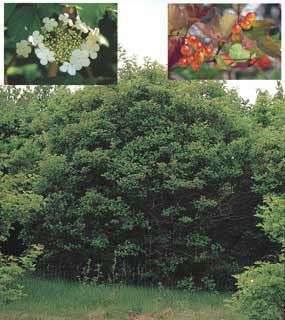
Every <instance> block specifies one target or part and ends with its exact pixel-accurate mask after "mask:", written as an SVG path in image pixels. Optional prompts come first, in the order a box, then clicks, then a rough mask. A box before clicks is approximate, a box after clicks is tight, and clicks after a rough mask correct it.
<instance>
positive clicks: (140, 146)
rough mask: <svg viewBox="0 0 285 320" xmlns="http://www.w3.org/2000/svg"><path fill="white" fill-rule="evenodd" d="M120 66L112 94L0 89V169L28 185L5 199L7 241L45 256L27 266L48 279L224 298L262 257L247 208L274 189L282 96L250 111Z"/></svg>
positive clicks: (278, 185) (206, 88) (207, 86)
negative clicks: (186, 284)
mask: <svg viewBox="0 0 285 320" xmlns="http://www.w3.org/2000/svg"><path fill="white" fill-rule="evenodd" d="M123 61H124V63H125V64H124V67H123V68H122V69H121V70H120V82H119V84H118V85H117V86H115V87H112V86H108V87H96V88H94V87H92V88H91V87H85V88H83V89H80V90H77V91H75V92H72V93H71V92H70V91H69V90H68V88H65V87H52V88H47V87H36V88H35V89H34V90H33V91H31V90H26V91H25V90H24V91H23V92H21V91H19V89H16V88H7V89H4V88H3V89H2V91H1V90H0V99H1V109H0V130H1V137H3V138H2V140H1V143H0V152H1V153H0V155H1V154H2V156H1V158H0V166H1V170H2V171H3V172H5V174H4V177H7V178H5V179H12V180H13V179H16V178H15V177H17V179H20V178H19V177H22V178H21V179H26V178H27V177H28V178H29V179H28V180H29V183H28V182H27V183H20V182H17V185H18V184H20V185H21V186H22V190H21V192H17V194H16V195H14V194H13V191H12V190H11V192H10V193H11V194H12V196H13V198H14V199H15V197H16V198H17V199H19V201H20V200H21V201H20V202H19V206H18V207H17V212H18V213H19V215H17V216H15V218H16V221H17V222H18V223H20V225H21V228H22V229H21V238H22V239H23V241H24V242H25V244H33V243H42V244H43V245H44V246H45V250H44V254H43V257H42V258H41V259H40V262H39V269H41V270H43V271H45V272H49V273H51V274H54V275H63V276H66V277H70V278H78V277H79V278H80V277H82V276H85V275H86V274H87V278H88V279H93V278H94V277H97V274H98V273H97V270H98V266H100V280H99V281H104V280H105V281H109V280H110V281H113V282H114V281H125V282H128V283H141V284H149V283H152V284H155V283H159V282H161V283H162V284H163V285H173V286H174V285H176V284H177V282H178V281H182V280H183V279H185V278H187V277H189V275H191V276H192V277H193V281H194V283H195V284H196V286H197V287H203V288H207V289H208V290H209V289H213V290H214V283H215V284H216V287H217V288H229V287H231V285H233V281H232V278H231V274H233V273H238V272H240V271H241V270H242V267H243V266H244V265H248V264H251V263H253V262H254V261H256V260H258V259H259V260H260V259H261V258H262V256H264V255H269V254H272V252H274V249H275V248H272V245H271V243H270V242H269V240H268V239H267V238H266V237H265V236H264V234H263V232H262V230H259V229H258V228H256V224H257V222H258V221H257V217H255V213H256V212H255V210H256V207H257V206H258V205H260V204H261V200H262V198H263V196H265V195H266V194H269V193H275V194H279V193H281V191H282V188H283V186H282V174H283V173H282V172H283V171H282V163H283V162H282V161H283V157H282V148H283V147H282V141H280V132H281V131H282V123H281V121H279V120H278V119H280V117H282V115H283V114H284V100H282V99H283V98H282V97H279V98H275V99H270V97H268V99H267V98H266V99H265V98H264V101H263V100H262V99H261V98H260V97H259V99H258V101H257V103H256V105H255V106H253V107H252V108H250V106H249V105H248V104H247V103H246V102H245V101H244V100H242V99H241V98H240V97H239V96H238V95H237V93H236V92H235V91H234V90H227V89H226V88H225V86H224V84H223V83H217V82H211V81H206V82H203V83H202V82H190V83H188V82H181V81H168V80H167V79H166V77H165V70H164V69H163V67H161V66H160V65H158V64H155V63H151V62H150V61H146V63H145V65H144V66H138V65H137V64H136V62H135V61H134V60H128V59H127V58H126V57H125V56H124V55H123ZM15 97H17V98H15ZM268 101H270V108H269V109H270V112H269V111H268V112H267V111H266V110H267V109H266V108H265V105H266V104H267V102H268ZM263 110H265V112H263ZM267 137H270V139H265V138H267ZM5 188H6V187H5ZM16 190H17V189H16ZM26 196H27V199H26ZM9 197H11V195H10V196H9ZM28 199H29V201H28ZM31 199H32V200H33V201H31ZM8 200H9V199H8ZM8 200H7V203H8V204H9V203H10V202H9V201H8ZM24 200H25V201H24ZM9 208H10V207H9V206H8V205H7V210H6V212H12V209H11V210H10V209H9ZM11 208H14V207H12V205H11ZM8 209H9V210H10V211H9V210H8ZM7 216H8V215H7ZM13 221H15V220H14V219H12V220H10V221H9V222H8V223H5V224H6V225H7V227H5V232H6V233H5V238H7V236H8V231H9V230H10V232H13V230H12V227H13V226H12V225H11V223H12V222H13ZM11 226H12V227H11ZM3 234H4V233H3Z"/></svg>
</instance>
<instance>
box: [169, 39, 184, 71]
mask: <svg viewBox="0 0 285 320" xmlns="http://www.w3.org/2000/svg"><path fill="white" fill-rule="evenodd" d="M183 43H184V41H183V37H179V36H169V37H168V69H169V70H170V69H171V68H172V66H173V65H174V64H175V63H176V62H177V61H178V60H179V59H180V58H181V56H182V55H181V53H180V47H181V45H183Z"/></svg>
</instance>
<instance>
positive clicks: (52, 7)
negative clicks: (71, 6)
mask: <svg viewBox="0 0 285 320" xmlns="http://www.w3.org/2000/svg"><path fill="white" fill-rule="evenodd" d="M62 9H63V6H62V5H61V4H59V3H38V4H37V15H38V16H39V18H40V19H43V18H45V17H49V18H50V17H51V16H52V15H54V14H56V15H59V14H60V13H62V11H63V10H62Z"/></svg>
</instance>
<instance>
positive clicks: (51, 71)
mask: <svg viewBox="0 0 285 320" xmlns="http://www.w3.org/2000/svg"><path fill="white" fill-rule="evenodd" d="M57 73H58V64H57V63H56V62H52V63H51V64H50V66H49V68H48V74H47V77H48V78H54V77H56V76H57Z"/></svg>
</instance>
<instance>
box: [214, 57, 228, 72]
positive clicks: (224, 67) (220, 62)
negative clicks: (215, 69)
mask: <svg viewBox="0 0 285 320" xmlns="http://www.w3.org/2000/svg"><path fill="white" fill-rule="evenodd" d="M215 60H216V62H217V64H218V66H219V67H220V69H222V70H229V67H228V66H227V65H226V64H225V61H224V59H223V58H222V57H220V56H219V55H217V56H215Z"/></svg>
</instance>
